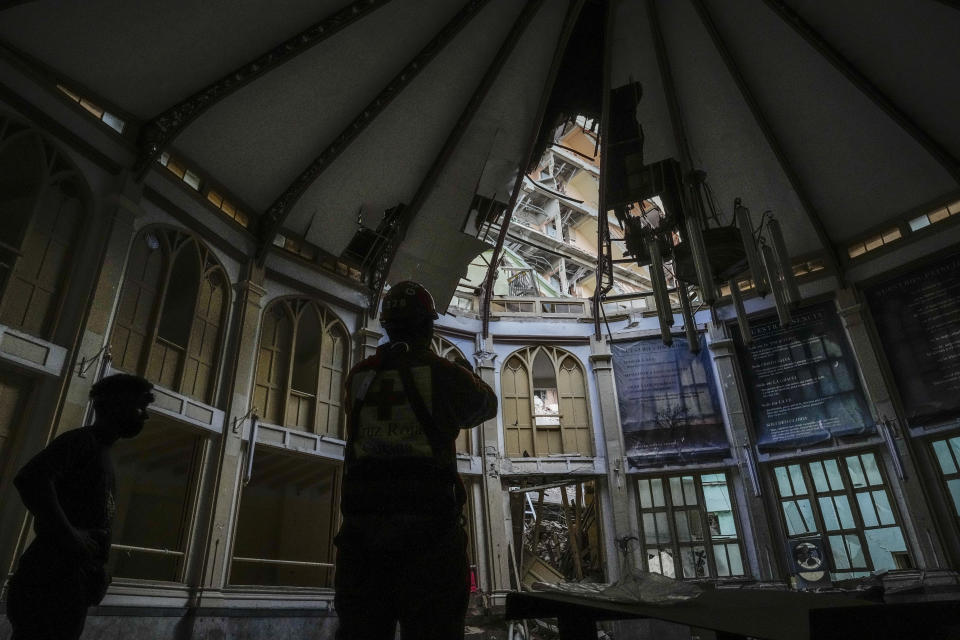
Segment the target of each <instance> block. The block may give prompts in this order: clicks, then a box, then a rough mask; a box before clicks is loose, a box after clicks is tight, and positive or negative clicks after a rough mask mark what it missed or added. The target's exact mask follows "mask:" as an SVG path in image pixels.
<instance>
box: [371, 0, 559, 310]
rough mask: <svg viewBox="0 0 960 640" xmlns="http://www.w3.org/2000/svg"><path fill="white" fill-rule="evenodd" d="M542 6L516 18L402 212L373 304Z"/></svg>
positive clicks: (536, 1) (536, 3)
mask: <svg viewBox="0 0 960 640" xmlns="http://www.w3.org/2000/svg"><path fill="white" fill-rule="evenodd" d="M542 4H543V0H527V3H526V5H525V6H524V8H523V11H521V12H520V15H519V16H517V19H516V20H514V22H513V26H512V27H511V28H510V32H509V33H507V35H506V37H505V38H504V39H503V42H502V43H501V44H500V48H499V49H497V53H496V55H494V57H493V60H491V61H490V64H489V65H488V66H487V70H486V72H485V73H484V74H483V77H482V78H481V79H480V83H479V84H478V85H477V88H476V89H474V91H473V95H471V96H470V101H469V102H467V104H466V106H465V107H464V108H463V111H462V112H461V113H460V117H459V118H457V122H456V123H455V124H454V125H453V128H452V129H451V130H450V133H449V134H448V135H447V139H446V140H445V141H444V143H443V147H442V148H441V149H440V152H439V153H438V154H437V157H436V158H434V160H433V164H431V165H430V169H429V170H428V171H427V174H426V176H424V178H423V180H422V181H421V182H420V186H419V187H417V191H416V193H415V194H414V196H413V199H412V200H411V201H410V204H409V205H408V206H407V207H406V208H405V209H404V210H403V213H402V214H401V215H402V217H401V219H400V229H399V232H398V235H397V238H396V240H395V241H394V243H393V246H392V247H391V250H390V252H389V255H388V256H386V262H385V264H384V266H383V267H382V268H381V269H380V277H379V282H373V285H374V286H373V289H374V294H375V297H374V298H373V300H374V301H376V300H379V299H380V293H381V290H382V289H383V285H384V282H385V280H386V276H387V274H389V273H390V267H391V266H392V264H393V260H394V258H395V257H396V252H397V249H398V248H399V246H400V243H401V242H403V239H404V237H405V236H406V233H407V230H408V229H409V228H410V225H411V224H412V223H413V221H414V219H415V218H416V216H417V214H418V213H419V212H420V208H421V207H422V206H423V203H424V202H425V201H426V199H427V196H428V195H429V194H430V191H431V190H432V189H433V187H434V185H435V184H436V182H437V179H438V178H439V177H440V173H441V172H442V171H443V169H444V167H445V166H446V164H447V162H448V161H449V160H450V156H451V155H453V152H454V150H455V149H456V148H457V145H458V144H459V143H460V139H461V138H462V137H463V134H464V133H465V132H466V130H467V128H468V127H469V126H470V123H471V122H472V121H473V117H474V116H475V115H476V114H477V111H479V110H480V105H481V104H482V103H483V100H484V98H486V97H487V94H488V93H489V92H490V88H491V87H492V86H493V83H494V82H495V81H496V79H497V76H499V75H500V71H501V70H502V69H503V65H504V64H506V62H507V60H508V59H509V58H510V54H511V53H512V52H513V49H514V48H515V47H516V44H517V42H519V41H520V36H522V35H523V33H524V32H525V31H526V29H527V26H529V24H530V21H531V20H533V17H534V15H536V13H537V10H539V8H540V6H541V5H542ZM372 306H374V307H375V306H376V305H375V304H374V305H372Z"/></svg>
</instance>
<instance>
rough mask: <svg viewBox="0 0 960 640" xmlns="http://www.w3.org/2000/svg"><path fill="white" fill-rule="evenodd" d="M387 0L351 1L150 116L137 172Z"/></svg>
mask: <svg viewBox="0 0 960 640" xmlns="http://www.w3.org/2000/svg"><path fill="white" fill-rule="evenodd" d="M388 2H390V0H357V1H356V2H353V3H352V4H348V5H347V6H345V7H343V8H342V9H340V10H339V11H336V12H335V13H332V14H330V15H328V16H327V17H325V18H323V19H322V20H320V21H319V22H316V23H314V24H312V25H311V26H309V27H307V28H306V29H304V30H303V31H301V32H300V33H298V34H297V35H295V36H293V37H292V38H288V39H287V40H284V41H283V42H281V43H280V44H279V45H277V46H275V47H272V48H271V49H270V50H269V51H267V52H266V53H263V54H261V55H259V56H257V57H256V58H255V59H254V60H252V61H250V62H248V63H246V64H244V65H243V66H241V67H239V68H237V69H234V70H233V71H231V72H230V73H228V74H226V75H224V76H223V77H222V78H220V79H219V80H217V81H216V82H214V83H212V84H210V85H207V86H206V87H204V88H203V89H201V90H200V91H198V92H196V93H194V94H193V95H192V96H190V97H189V98H186V99H185V100H182V101H181V102H179V103H177V104H175V105H174V106H172V107H170V108H169V109H167V110H166V111H164V112H163V113H161V114H159V115H157V116H155V117H153V118H151V119H150V120H149V121H148V122H147V123H146V124H144V125H143V127H142V128H141V129H140V134H139V136H138V138H137V149H138V154H137V159H136V160H135V161H134V164H133V171H134V175H136V176H138V178H141V179H142V178H143V176H144V175H145V174H146V171H147V169H148V168H149V167H150V163H151V162H153V161H154V160H155V159H156V157H157V155H159V153H160V152H161V151H163V150H164V149H165V148H166V147H168V146H169V145H170V143H171V142H173V140H174V138H176V137H177V136H178V135H180V133H181V132H182V131H183V130H184V129H186V128H187V126H188V125H189V124H190V123H191V122H193V121H194V120H195V119H196V118H198V117H199V116H200V115H201V114H202V113H203V112H204V111H206V110H207V109H209V108H210V107H212V106H214V105H215V104H217V103H218V102H220V101H221V100H223V99H224V98H226V97H227V96H229V95H230V94H232V93H233V92H234V91H236V90H237V89H240V88H241V87H243V86H245V85H247V84H249V83H251V82H253V81H254V80H256V79H257V78H259V77H260V76H262V75H264V74H266V73H269V72H270V71H273V70H274V69H276V68H277V67H279V66H280V65H282V64H283V63H284V62H289V61H290V60H293V59H294V58H296V57H297V56H298V55H300V54H301V53H304V52H305V51H307V50H309V49H310V48H312V47H314V46H316V45H318V44H320V43H321V42H323V41H324V40H326V39H327V38H329V37H330V36H332V35H334V34H335V33H337V32H339V31H341V30H342V29H344V28H345V27H347V26H349V25H351V24H353V23H354V22H356V21H358V20H360V19H361V18H364V17H366V16H368V15H370V14H371V13H373V12H374V11H375V10H377V9H379V8H380V7H382V6H384V5H385V4H387V3H388Z"/></svg>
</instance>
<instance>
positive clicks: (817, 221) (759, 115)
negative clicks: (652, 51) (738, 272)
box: [690, 0, 844, 286]
mask: <svg viewBox="0 0 960 640" xmlns="http://www.w3.org/2000/svg"><path fill="white" fill-rule="evenodd" d="M690 1H691V2H692V3H693V6H694V8H696V10H697V13H698V14H699V15H700V20H701V22H703V26H704V27H705V28H706V29H707V32H708V33H709V34H710V39H711V40H712V41H713V45H714V47H715V48H716V49H717V53H718V54H720V57H721V58H722V59H723V63H724V65H726V67H727V71H728V72H729V73H730V76H731V77H732V78H733V80H734V82H735V83H736V85H737V88H738V89H739V90H740V96H741V97H742V98H743V101H744V102H745V103H746V104H747V106H748V107H749V108H750V113H751V114H752V115H753V119H754V121H755V122H756V123H757V126H759V127H760V131H761V132H763V137H764V138H765V139H766V141H767V145H768V146H769V147H770V149H771V150H772V151H773V154H774V155H775V156H776V158H777V162H779V164H780V168H781V170H782V171H783V173H784V175H786V177H787V180H789V181H790V186H791V187H792V188H793V191H794V193H796V194H797V199H798V200H800V206H801V207H803V211H804V213H805V214H806V216H807V219H808V220H809V221H810V224H811V225H812V226H813V229H814V231H815V232H816V234H817V237H818V238H819V240H820V244H822V245H823V248H824V250H825V251H826V254H827V261H828V262H829V263H830V267H831V268H832V269H833V272H834V273H835V274H836V276H837V279H838V280H839V281H840V284H841V286H842V285H843V283H844V275H843V268H842V263H841V261H840V256H839V254H838V253H837V249H836V247H835V246H834V244H833V242H832V241H831V240H830V236H829V234H828V233H827V229H826V227H824V225H823V220H821V218H820V214H819V212H818V211H817V209H816V207H815V206H814V205H813V202H812V201H811V200H810V197H809V196H808V195H807V192H806V190H805V189H804V188H803V184H802V183H801V182H800V177H799V176H798V175H797V172H796V171H794V169H793V165H792V164H791V163H790V160H789V158H787V154H786V152H785V151H784V149H783V145H781V144H780V140H779V138H777V135H776V134H775V133H774V131H773V128H772V127H771V126H770V122H769V120H768V119H767V117H766V114H764V112H763V109H762V108H761V107H760V104H759V103H758V102H757V99H756V97H754V95H753V92H752V91H751V90H750V87H749V85H748V84H747V81H746V79H745V78H744V77H743V74H741V73H740V68H739V66H738V65H737V63H736V61H735V60H734V59H733V55H732V54H731V53H730V50H729V49H728V48H727V45H726V43H725V42H724V40H723V37H722V36H721V35H720V32H719V31H717V26H716V24H715V23H714V21H713V18H712V17H711V15H710V10H709V9H707V7H706V5H705V4H704V3H703V0H690Z"/></svg>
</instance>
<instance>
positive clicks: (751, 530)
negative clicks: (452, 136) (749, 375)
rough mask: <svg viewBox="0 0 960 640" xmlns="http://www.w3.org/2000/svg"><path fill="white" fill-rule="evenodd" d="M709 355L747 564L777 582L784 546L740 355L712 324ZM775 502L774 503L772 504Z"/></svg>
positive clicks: (759, 576)
mask: <svg viewBox="0 0 960 640" xmlns="http://www.w3.org/2000/svg"><path fill="white" fill-rule="evenodd" d="M709 330H710V353H711V355H712V356H713V362H714V366H715V367H716V370H717V378H718V380H719V383H720V394H721V396H722V397H723V402H724V406H725V408H726V413H727V429H728V432H727V437H728V438H729V440H730V446H731V449H732V452H731V453H732V454H733V457H734V459H735V460H736V461H737V466H738V467H739V469H740V479H741V482H740V487H741V488H742V491H740V492H738V495H739V496H740V498H741V500H740V501H738V504H737V505H736V506H737V511H738V513H739V515H740V527H741V529H742V533H743V540H744V545H743V546H744V549H745V550H746V552H747V558H746V561H747V563H748V565H749V566H750V570H751V573H752V574H753V575H754V577H756V578H757V579H758V580H777V579H780V578H781V576H784V575H786V571H785V567H784V566H783V558H782V555H783V554H782V553H781V552H780V548H781V545H780V544H779V542H777V540H776V538H775V535H774V531H778V530H779V529H778V528H777V527H776V526H775V524H774V522H773V521H772V517H771V515H772V516H773V517H775V516H776V514H775V513H774V514H771V513H770V510H769V509H767V505H766V504H765V503H764V500H763V496H762V494H763V491H764V490H769V489H770V486H769V483H765V482H764V481H763V478H762V474H761V471H760V467H759V464H757V460H756V457H755V456H754V454H753V452H754V448H753V438H752V437H751V434H750V429H749V421H748V418H747V412H746V407H747V403H746V401H745V399H744V394H743V393H742V389H743V380H742V379H741V377H740V369H739V367H738V365H737V352H736V348H735V345H734V342H733V339H731V338H730V337H729V336H727V333H726V330H725V329H724V327H723V326H722V325H714V324H711V325H710V326H709ZM770 502H771V503H772V502H774V501H773V500H771V501H770Z"/></svg>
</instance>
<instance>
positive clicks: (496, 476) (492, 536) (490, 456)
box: [475, 353, 510, 604]
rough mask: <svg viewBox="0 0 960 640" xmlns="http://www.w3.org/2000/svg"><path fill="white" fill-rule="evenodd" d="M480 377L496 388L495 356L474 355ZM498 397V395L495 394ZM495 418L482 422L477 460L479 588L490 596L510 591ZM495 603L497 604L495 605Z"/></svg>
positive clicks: (504, 507) (503, 502) (498, 429)
mask: <svg viewBox="0 0 960 640" xmlns="http://www.w3.org/2000/svg"><path fill="white" fill-rule="evenodd" d="M475 357H476V359H477V370H478V373H479V375H480V378H481V379H483V381H484V382H486V383H487V384H488V385H490V388H492V389H494V390H496V389H497V386H496V384H497V381H496V364H495V362H494V360H495V358H496V355H494V354H491V353H478V354H475ZM498 397H499V394H498ZM497 413H498V415H497V416H494V417H493V418H491V419H490V420H487V421H485V422H483V423H482V424H481V425H480V426H479V427H478V429H479V430H480V447H481V450H480V460H481V464H482V465H483V473H482V474H481V476H480V489H481V492H482V494H483V502H484V505H483V506H484V509H483V514H482V516H481V517H480V520H481V521H482V522H483V528H484V532H485V534H486V535H485V539H486V542H487V545H486V549H485V555H486V560H487V562H486V567H485V573H486V576H487V580H488V582H487V584H482V585H481V588H482V589H483V590H484V591H487V592H489V593H491V594H493V595H494V598H495V600H498V597H497V596H498V594H503V592H506V591H509V590H510V538H509V537H508V532H507V527H506V524H505V523H506V522H507V520H508V519H509V513H508V511H507V507H506V504H505V501H506V498H505V496H504V489H503V484H502V483H501V481H500V438H499V432H500V425H499V420H498V416H499V414H500V413H501V412H500V411H498V412H497ZM497 604H500V603H499V602H497Z"/></svg>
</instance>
